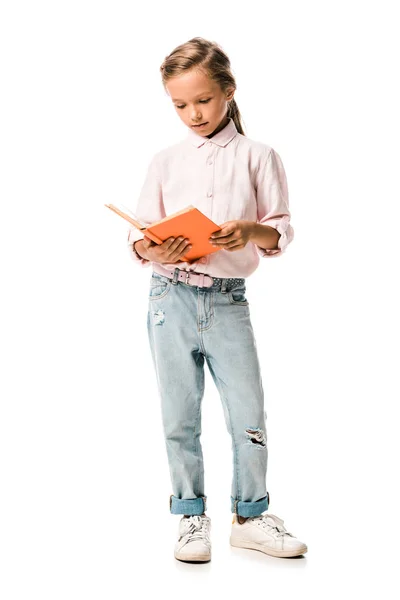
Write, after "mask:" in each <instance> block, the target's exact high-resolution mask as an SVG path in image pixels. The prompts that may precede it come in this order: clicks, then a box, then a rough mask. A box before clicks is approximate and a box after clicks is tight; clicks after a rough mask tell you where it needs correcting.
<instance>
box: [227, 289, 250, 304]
mask: <svg viewBox="0 0 400 600" xmlns="http://www.w3.org/2000/svg"><path fill="white" fill-rule="evenodd" d="M228 298H229V302H230V303H231V304H239V305H240V306H248V305H249V301H248V300H247V298H246V285H245V284H243V285H240V286H237V287H235V288H232V289H231V290H229V291H228Z"/></svg>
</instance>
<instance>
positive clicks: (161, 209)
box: [127, 119, 294, 277]
mask: <svg viewBox="0 0 400 600" xmlns="http://www.w3.org/2000/svg"><path fill="white" fill-rule="evenodd" d="M189 204H192V205H193V206H195V207H197V208H198V209H199V210H201V211H202V212H203V213H204V214H205V215H207V217H209V218H210V219H212V220H213V221H214V222H215V223H216V224H217V225H222V223H224V222H225V221H231V220H236V219H244V220H246V221H254V222H257V223H265V224H267V225H270V226H271V227H274V228H275V229H277V230H278V232H279V233H280V234H281V236H280V238H279V243H278V248H277V249H275V250H266V249H264V248H260V247H259V246H257V245H256V244H254V243H253V242H248V243H247V244H246V246H245V247H244V248H242V249H241V250H236V251H234V252H229V251H228V250H224V249H222V250H219V251H218V252H215V253H212V254H208V255H207V256H204V257H202V258H200V259H199V260H197V261H196V262H192V263H188V262H181V263H163V266H164V267H165V268H167V269H171V270H172V269H174V268H176V267H179V269H185V270H190V271H194V272H196V273H206V274H207V275H211V276H212V277H248V276H249V275H251V274H252V273H253V272H254V271H255V269H256V268H257V266H258V263H259V261H260V256H261V257H276V256H280V255H281V254H282V252H283V251H284V250H285V248H286V246H287V245H288V244H289V242H291V241H292V239H293V237H294V232H293V228H292V226H291V225H290V212H289V206H288V189H287V181H286V174H285V170H284V167H283V164H282V161H281V159H280V156H279V155H278V153H277V152H276V151H275V150H273V148H271V147H270V146H267V145H266V144H263V143H261V142H257V141H254V140H251V139H249V138H248V137H247V136H245V135H242V134H240V133H239V132H238V131H237V129H236V126H235V123H234V121H233V120H232V119H230V120H229V123H228V124H227V125H226V127H224V129H221V131H219V132H218V133H217V134H215V135H214V136H213V137H212V138H210V139H209V138H207V137H203V136H201V135H199V134H198V133H197V132H196V131H194V130H188V134H187V137H186V139H184V140H182V141H180V142H178V143H176V144H174V145H172V146H169V147H167V148H164V149H163V150H160V151H159V152H157V153H156V154H155V155H154V156H153V158H152V160H151V162H150V165H149V167H148V171H147V175H146V179H145V181H144V184H143V187H142V190H141V192H140V194H139V199H138V201H137V204H136V207H135V209H134V211H133V212H134V213H135V214H136V215H137V217H138V218H139V219H140V220H141V221H143V222H144V223H145V224H146V225H150V224H151V223H154V221H159V220H161V219H162V218H163V217H165V216H167V215H169V214H171V213H174V212H176V211H178V210H182V209H184V208H186V207H187V206H188V205H189ZM142 238H143V234H142V233H141V232H140V231H139V230H137V229H136V228H134V227H132V228H129V230H128V242H127V243H128V249H129V252H130V255H131V258H132V259H133V260H134V261H135V262H136V263H137V264H141V265H142V266H143V267H148V266H150V265H151V264H152V262H151V261H148V260H145V259H143V258H139V255H137V254H136V253H135V251H134V249H133V247H132V246H133V243H134V242H135V241H136V240H139V239H142Z"/></svg>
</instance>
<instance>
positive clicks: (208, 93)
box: [172, 92, 212, 102]
mask: <svg viewBox="0 0 400 600" xmlns="http://www.w3.org/2000/svg"><path fill="white" fill-rule="evenodd" d="M210 94H212V92H202V93H201V94H198V95H197V96H195V98H198V97H199V96H209V95H210ZM172 102H184V100H181V98H172Z"/></svg>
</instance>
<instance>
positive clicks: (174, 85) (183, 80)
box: [165, 70, 219, 102]
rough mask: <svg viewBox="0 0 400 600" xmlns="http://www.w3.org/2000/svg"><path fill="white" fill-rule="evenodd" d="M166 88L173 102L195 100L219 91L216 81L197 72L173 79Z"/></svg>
mask: <svg viewBox="0 0 400 600" xmlns="http://www.w3.org/2000/svg"><path fill="white" fill-rule="evenodd" d="M165 87H166V89H167V91H168V93H169V95H170V96H171V99H172V101H173V102H175V101H177V100H179V101H182V100H183V101H187V100H195V99H196V98H197V97H200V96H205V95H207V94H213V93H215V92H216V91H218V89H219V88H218V85H217V84H216V83H215V81H212V80H211V79H210V78H209V77H207V75H205V74H204V73H203V72H201V71H197V70H192V71H189V72H188V73H183V74H182V75H179V76H177V77H173V78H172V79H170V80H169V81H168V82H167V83H166V84H165Z"/></svg>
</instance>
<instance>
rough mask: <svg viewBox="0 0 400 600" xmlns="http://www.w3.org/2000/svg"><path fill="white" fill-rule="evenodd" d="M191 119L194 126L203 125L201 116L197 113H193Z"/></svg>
mask: <svg viewBox="0 0 400 600" xmlns="http://www.w3.org/2000/svg"><path fill="white" fill-rule="evenodd" d="M191 119H192V123H193V125H196V123H201V115H199V113H198V112H197V111H193V113H192V116H191Z"/></svg>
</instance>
